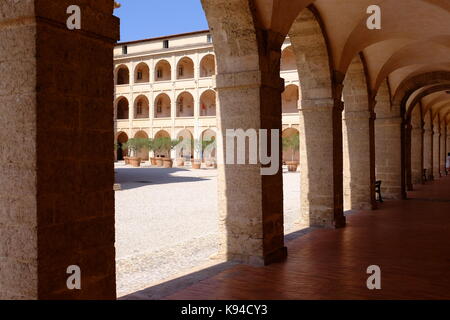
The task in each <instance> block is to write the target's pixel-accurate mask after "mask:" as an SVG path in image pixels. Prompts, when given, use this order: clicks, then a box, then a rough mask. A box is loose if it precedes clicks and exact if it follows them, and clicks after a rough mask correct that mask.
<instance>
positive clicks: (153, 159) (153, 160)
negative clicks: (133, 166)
mask: <svg viewBox="0 0 450 320" xmlns="http://www.w3.org/2000/svg"><path fill="white" fill-rule="evenodd" d="M150 163H151V165H152V166H156V158H150Z"/></svg>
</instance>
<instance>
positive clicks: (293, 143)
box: [282, 134, 300, 172]
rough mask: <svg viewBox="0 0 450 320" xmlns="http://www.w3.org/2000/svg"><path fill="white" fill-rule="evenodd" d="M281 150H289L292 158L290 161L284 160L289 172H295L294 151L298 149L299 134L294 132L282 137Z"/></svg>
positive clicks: (296, 162) (296, 163)
mask: <svg viewBox="0 0 450 320" xmlns="http://www.w3.org/2000/svg"><path fill="white" fill-rule="evenodd" d="M282 140H283V150H285V151H291V154H292V159H291V160H290V161H286V164H287V166H288V170H289V171H290V172H296V171H297V167H298V161H295V160H294V156H295V152H296V151H297V150H298V147H299V146H300V136H299V135H298V134H294V135H292V136H289V137H283V138H282Z"/></svg>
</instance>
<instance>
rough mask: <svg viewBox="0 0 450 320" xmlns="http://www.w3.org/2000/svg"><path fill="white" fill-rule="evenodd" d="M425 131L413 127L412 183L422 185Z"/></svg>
mask: <svg viewBox="0 0 450 320" xmlns="http://www.w3.org/2000/svg"><path fill="white" fill-rule="evenodd" d="M423 132H424V131H423V129H422V128H420V127H419V128H416V127H413V128H412V131H411V182H412V183H413V184H419V183H422V168H423V164H422V159H423V158H422V157H423V156H422V152H423Z"/></svg>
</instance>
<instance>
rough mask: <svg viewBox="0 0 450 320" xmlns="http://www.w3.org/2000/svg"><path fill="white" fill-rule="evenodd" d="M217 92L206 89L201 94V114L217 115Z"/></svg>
mask: <svg viewBox="0 0 450 320" xmlns="http://www.w3.org/2000/svg"><path fill="white" fill-rule="evenodd" d="M216 99H217V97H216V92H215V91H214V90H206V91H205V92H203V93H202V95H201V96H200V116H201V117H215V116H216Z"/></svg>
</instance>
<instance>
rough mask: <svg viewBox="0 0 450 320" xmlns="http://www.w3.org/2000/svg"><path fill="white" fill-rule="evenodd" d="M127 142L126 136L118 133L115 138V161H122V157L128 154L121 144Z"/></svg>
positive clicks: (123, 133)
mask: <svg viewBox="0 0 450 320" xmlns="http://www.w3.org/2000/svg"><path fill="white" fill-rule="evenodd" d="M127 141H128V135H127V134H126V133H125V132H123V131H121V132H119V133H118V135H117V138H116V159H117V161H122V160H123V157H125V156H126V155H127V154H128V150H127V149H126V148H124V147H123V144H124V143H126V142H127Z"/></svg>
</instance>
